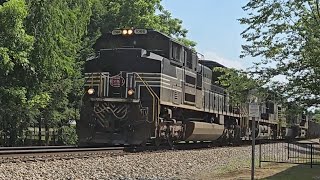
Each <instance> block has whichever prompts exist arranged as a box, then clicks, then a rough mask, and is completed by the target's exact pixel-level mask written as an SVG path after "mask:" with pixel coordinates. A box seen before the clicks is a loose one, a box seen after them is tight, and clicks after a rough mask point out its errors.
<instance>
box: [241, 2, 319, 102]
mask: <svg viewBox="0 0 320 180" xmlns="http://www.w3.org/2000/svg"><path fill="white" fill-rule="evenodd" d="M243 9H244V10H245V11H246V12H247V16H246V17H243V18H241V19H240V23H241V24H244V25H246V26H247V28H246V29H245V30H244V31H243V32H242V37H243V38H244V39H245V40H246V44H245V45H243V46H242V48H243V51H242V56H241V57H245V56H252V57H257V58H259V59H261V61H260V62H258V63H256V67H255V69H254V73H255V74H256V75H258V76H259V77H260V79H262V80H264V81H265V82H270V79H272V78H273V77H277V76H278V77H285V79H284V80H283V81H281V82H278V83H273V85H274V87H275V88H276V89H277V90H278V91H279V90H281V91H282V92H283V94H284V95H285V96H287V97H288V98H289V97H290V99H291V100H292V101H296V102H299V103H300V104H302V105H305V106H319V104H320V103H319V102H320V89H319V88H320V87H319V85H318V84H319V82H320V77H319V75H320V63H319V57H320V41H319V38H320V11H319V1H318V0H315V1H314V0H300V1H296V0H283V1H277V0H259V1H256V0H250V1H249V2H248V3H247V4H246V5H245V6H244V7H243ZM279 75H282V76H279Z"/></svg>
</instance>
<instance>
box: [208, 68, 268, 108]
mask: <svg viewBox="0 0 320 180" xmlns="http://www.w3.org/2000/svg"><path fill="white" fill-rule="evenodd" d="M213 70H214V71H215V72H216V73H219V74H220V76H219V77H218V82H216V83H217V84H219V85H221V86H223V87H225V88H226V90H227V93H228V94H229V95H230V102H231V103H232V104H234V105H236V104H242V103H246V102H248V97H249V94H250V93H252V91H253V90H254V91H255V95H257V96H258V95H259V96H261V97H262V96H263V95H264V93H265V88H263V82H262V81H259V80H256V79H254V78H253V77H251V76H249V75H248V73H246V72H243V71H240V70H237V69H234V68H221V67H216V68H214V69H213Z"/></svg>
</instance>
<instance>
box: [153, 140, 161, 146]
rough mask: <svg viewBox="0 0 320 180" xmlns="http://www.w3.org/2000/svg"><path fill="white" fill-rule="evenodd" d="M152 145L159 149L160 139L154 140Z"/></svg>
mask: <svg viewBox="0 0 320 180" xmlns="http://www.w3.org/2000/svg"><path fill="white" fill-rule="evenodd" d="M153 143H154V145H155V146H156V147H159V146H160V145H161V139H160V138H155V139H154V142H153Z"/></svg>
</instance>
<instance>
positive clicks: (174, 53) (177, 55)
mask: <svg viewBox="0 0 320 180" xmlns="http://www.w3.org/2000/svg"><path fill="white" fill-rule="evenodd" d="M171 58H172V59H173V60H175V61H178V62H181V59H182V47H181V45H178V44H176V43H174V42H172V50H171Z"/></svg>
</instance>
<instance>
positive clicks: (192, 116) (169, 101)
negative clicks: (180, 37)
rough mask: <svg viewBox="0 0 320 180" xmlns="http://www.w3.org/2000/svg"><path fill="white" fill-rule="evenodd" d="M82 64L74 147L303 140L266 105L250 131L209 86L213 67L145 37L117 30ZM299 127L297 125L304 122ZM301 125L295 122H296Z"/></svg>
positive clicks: (171, 43) (242, 114)
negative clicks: (78, 145)
mask: <svg viewBox="0 0 320 180" xmlns="http://www.w3.org/2000/svg"><path fill="white" fill-rule="evenodd" d="M94 49H95V51H96V53H95V55H94V56H92V57H91V58H89V59H88V60H87V61H86V62H85V68H84V71H85V86H84V87H85V89H84V91H85V93H84V96H83V97H82V107H81V112H80V120H79V121H78V122H77V134H78V140H79V144H80V145H97V144H101V145H102V144H103V145H119V144H127V145H145V144H146V143H153V144H155V145H157V146H159V145H160V144H168V145H170V146H172V145H173V144H174V143H176V142H180V141H184V142H190V141H192V142H199V141H200V142H201V141H220V142H238V141H241V140H244V139H250V138H251V134H252V133H256V135H257V137H258V138H273V139H277V138H284V137H289V136H290V137H304V136H305V134H306V129H307V127H306V126H304V124H306V123H302V124H303V126H301V125H300V124H299V125H297V126H294V127H288V125H287V124H286V123H285V120H283V118H284V117H283V115H282V112H283V109H282V107H281V106H280V105H277V104H276V103H272V102H267V103H264V105H263V106H262V107H261V118H260V120H258V122H257V123H256V124H257V126H256V128H255V130H252V129H251V119H250V118H249V117H248V113H247V112H248V108H247V106H242V107H241V108H240V107H235V106H232V105H231V104H230V103H229V98H230V97H229V95H228V94H227V93H226V90H225V89H224V88H223V87H222V86H220V85H219V84H217V83H216V82H217V80H218V79H217V78H218V76H219V73H217V72H215V71H213V69H214V67H222V65H221V64H219V63H216V62H214V61H209V60H200V59H199V57H198V54H197V52H195V51H194V50H193V49H190V48H188V47H186V46H184V45H182V44H181V43H179V42H177V41H175V40H174V39H173V38H171V37H169V36H167V35H165V34H163V33H161V32H158V31H155V30H147V29H117V30H113V31H112V32H110V33H105V34H103V35H102V36H101V37H100V38H99V39H98V40H97V41H96V43H95V45H94ZM304 121H305V120H304ZM302 122H303V121H302Z"/></svg>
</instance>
